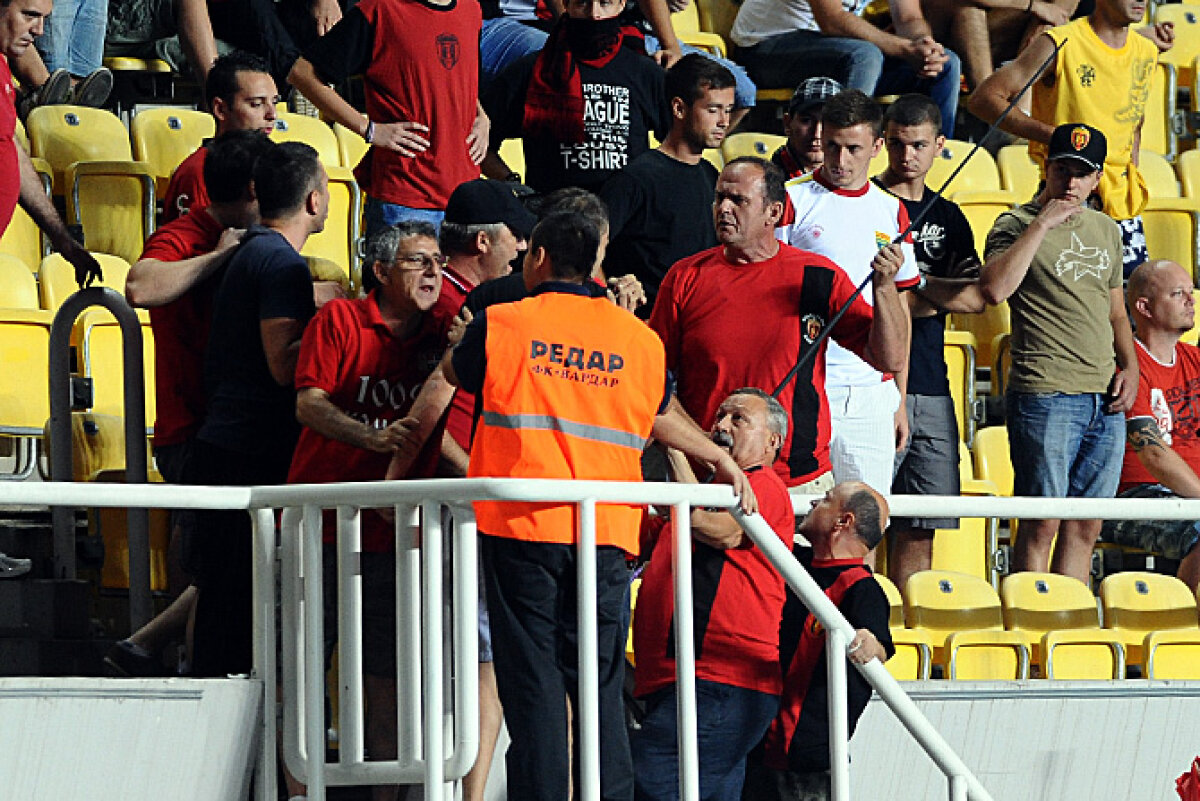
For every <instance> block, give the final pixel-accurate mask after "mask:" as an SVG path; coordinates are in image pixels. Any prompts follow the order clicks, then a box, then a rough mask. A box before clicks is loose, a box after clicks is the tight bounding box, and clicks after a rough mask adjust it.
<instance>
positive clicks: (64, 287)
mask: <svg viewBox="0 0 1200 801" xmlns="http://www.w3.org/2000/svg"><path fill="white" fill-rule="evenodd" d="M92 255H93V256H95V257H96V261H98V262H100V269H101V270H102V271H103V272H104V275H103V277H102V278H100V279H99V280H98V281H96V282H95V283H94V284H92V286H106V287H109V288H110V289H114V290H116V291H117V292H118V293H120V294H122V295H124V294H125V277H126V276H127V275H128V274H129V263H128V262H126V261H125V260H124V259H121V258H119V257H117V256H110V255H108V254H106V253H93V254H92ZM38 275H39V278H40V280H39V281H38V296H39V298H40V299H41V306H42V308H43V309H45V310H46V311H52V312H55V311H58V307H59V306H61V305H62V304H63V301H64V300H66V299H67V298H69V297H71V295H74V294H75V293H76V292H77V291H79V285H78V284H76V283H75V268H74V267H72V266H71V264H70V262H68V261H67V260H66V259H64V258H63V257H62V256H61V255H60V254H58V253H52V254H50V255H49V256H47V257H46V258H45V259H43V260H42V265H41V268H40V269H39V271H38Z"/></svg>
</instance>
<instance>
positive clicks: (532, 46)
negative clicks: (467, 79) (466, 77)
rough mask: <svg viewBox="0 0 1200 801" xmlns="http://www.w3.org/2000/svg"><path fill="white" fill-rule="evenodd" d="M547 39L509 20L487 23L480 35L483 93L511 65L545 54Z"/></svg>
mask: <svg viewBox="0 0 1200 801" xmlns="http://www.w3.org/2000/svg"><path fill="white" fill-rule="evenodd" d="M547 36H548V34H547V33H546V32H545V31H543V30H540V29H538V28H535V27H533V26H532V25H526V24H525V23H523V22H520V21H519V20H515V19H511V18H509V17H497V18H496V19H485V20H484V21H483V32H482V33H481V34H480V35H479V93H480V94H483V92H484V90H485V89H487V88H488V86H489V85H490V84H491V82H492V81H493V80H494V79H495V77H496V76H497V75H499V74H500V73H501V72H503V71H504V68H505V67H507V66H508V65H509V64H511V63H513V62H514V61H516V60H517V59H519V58H521V57H522V56H527V55H529V54H530V53H536V52H538V51H539V50H541V49H542V47H543V46H544V45H545V44H546V38H547Z"/></svg>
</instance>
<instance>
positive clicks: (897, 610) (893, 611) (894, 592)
mask: <svg viewBox="0 0 1200 801" xmlns="http://www.w3.org/2000/svg"><path fill="white" fill-rule="evenodd" d="M874 575H875V580H876V581H878V582H879V586H880V587H882V588H883V594H884V596H886V597H887V600H888V627H889V628H893V629H902V628H904V599H903V598H901V597H900V590H898V589H896V585H895V584H893V583H892V580H891V579H890V578H888V577H887V576H884V575H882V574H880V573H876V574H874Z"/></svg>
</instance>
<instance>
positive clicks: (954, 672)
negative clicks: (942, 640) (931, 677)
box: [944, 630, 1029, 681]
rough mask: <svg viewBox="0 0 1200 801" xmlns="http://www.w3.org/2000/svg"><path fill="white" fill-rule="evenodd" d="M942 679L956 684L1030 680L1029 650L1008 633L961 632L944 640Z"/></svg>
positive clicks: (987, 631)
mask: <svg viewBox="0 0 1200 801" xmlns="http://www.w3.org/2000/svg"><path fill="white" fill-rule="evenodd" d="M946 657H947V658H946V662H945V665H944V667H945V675H946V678H949V679H957V680H959V681H1011V680H1015V679H1027V678H1029V647H1028V646H1027V645H1026V644H1025V642H1024V641H1023V640H1022V638H1021V637H1020V635H1017V634H1015V633H1014V632H1011V631H992V630H984V631H960V632H954V633H952V634H951V635H950V636H949V637H947V638H946Z"/></svg>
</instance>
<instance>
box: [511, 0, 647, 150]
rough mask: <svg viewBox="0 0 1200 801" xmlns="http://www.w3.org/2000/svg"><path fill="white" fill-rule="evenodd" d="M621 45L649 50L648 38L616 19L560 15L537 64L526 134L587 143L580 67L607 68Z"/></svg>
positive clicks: (527, 99)
mask: <svg viewBox="0 0 1200 801" xmlns="http://www.w3.org/2000/svg"><path fill="white" fill-rule="evenodd" d="M622 47H633V48H634V49H637V50H640V51H641V52H645V37H643V36H642V33H641V31H639V30H637V29H636V28H634V27H633V26H630V25H622V24H621V22H620V20H619V19H617V18H615V17H614V18H611V19H606V20H597V21H593V20H576V19H572V18H570V17H568V16H566V15H565V14H564V15H563V16H561V17H559V19H558V22H556V23H555V24H554V28H553V29H552V30H551V31H550V38H549V39H548V40H546V46H545V47H543V48H542V52H541V53H540V54H539V55H538V57H537V61H536V62H534V65H533V75H532V76H531V77H530V79H529V89H528V91H527V92H526V95H525V117H524V124H523V126H522V133H523V134H524V135H526V136H546V137H548V138H550V139H553V140H555V141H558V142H564V143H566V144H572V145H578V144H583V141H584V131H583V82H582V81H581V80H580V77H579V66H578V65H579V64H586V65H587V66H589V67H594V68H600V67H604V66H606V65H607V64H608V63H609V62H610V61H612V60H613V59H614V58H616V55H617V53H619V52H620V50H621V48H622ZM577 62H578V63H577Z"/></svg>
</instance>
